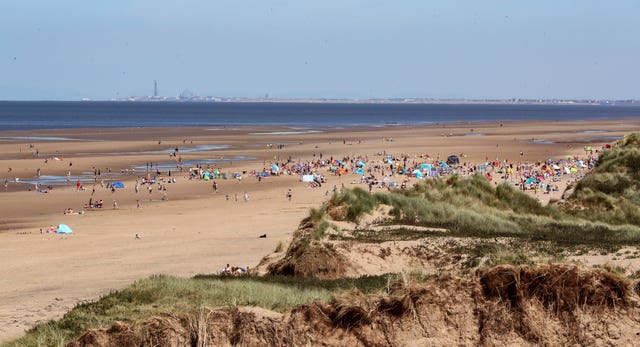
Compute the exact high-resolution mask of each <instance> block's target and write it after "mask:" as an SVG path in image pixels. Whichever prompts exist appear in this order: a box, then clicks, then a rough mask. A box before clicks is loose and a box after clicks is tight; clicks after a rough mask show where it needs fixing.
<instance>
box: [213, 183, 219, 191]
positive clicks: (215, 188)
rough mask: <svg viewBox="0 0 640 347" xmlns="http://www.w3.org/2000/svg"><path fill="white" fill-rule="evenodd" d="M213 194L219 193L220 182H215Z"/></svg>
mask: <svg viewBox="0 0 640 347" xmlns="http://www.w3.org/2000/svg"><path fill="white" fill-rule="evenodd" d="M213 192H214V193H217V192H218V182H216V181H215V180H214V181H213Z"/></svg>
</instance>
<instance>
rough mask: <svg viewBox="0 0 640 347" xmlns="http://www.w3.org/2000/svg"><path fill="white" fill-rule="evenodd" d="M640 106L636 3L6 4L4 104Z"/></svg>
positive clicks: (0, 52) (238, 0)
mask: <svg viewBox="0 0 640 347" xmlns="http://www.w3.org/2000/svg"><path fill="white" fill-rule="evenodd" d="M154 79H157V80H158V83H159V90H160V94H161V95H166V96H175V95H178V94H179V93H180V92H181V91H182V90H184V89H189V90H191V91H193V92H194V93H196V94H199V95H215V96H246V97H258V96H264V94H265V93H269V95H270V96H272V97H318V98H320V97H339V98H343V97H344V98H370V97H381V98H391V97H427V98H511V97H525V98H553V97H558V98H636V99H638V98H640V89H639V85H640V84H639V83H638V82H639V81H640V1H638V0H630V1H626V0H616V1H590V0H581V1H568V0H567V1H565V0H554V1H550V0H549V1H540V0H536V1H516V0H510V1H507V0H505V1H486V0H485V1H478V0H470V1H452V0H444V1H427V0H415V1H409V0H406V1H388V0H385V1H382V0H381V1H376V0H366V1H355V0H354V1H350V0H336V1H333V0H322V1H318V0H316V1H302V0H291V1H268V0H229V1H225V0H201V1H196V0H174V1H162V0H110V1H89V0H76V1H71V0H56V1H52V0H51V1H50V0H41V1H30V0H13V1H11V0H6V1H4V0H3V1H1V2H0V99H5V100H6V99H80V98H82V97H90V98H99V99H109V98H117V97H125V96H129V95H150V94H152V92H153V80H154Z"/></svg>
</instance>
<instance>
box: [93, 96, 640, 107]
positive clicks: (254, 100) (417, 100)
mask: <svg viewBox="0 0 640 347" xmlns="http://www.w3.org/2000/svg"><path fill="white" fill-rule="evenodd" d="M81 101H85V102H92V101H122V102H235V103H287V104H294V103H300V104H306V103H312V104H316V103H321V104H322V103H327V104H427V105H593V106H625V105H626V106H640V100H635V99H631V100H609V99H601V100H598V99H521V98H513V99H425V98H389V99H332V98H245V97H214V96H192V97H188V98H183V97H154V96H130V97H127V98H120V99H110V100H98V99H96V100H93V99H89V98H85V99H82V100H81Z"/></svg>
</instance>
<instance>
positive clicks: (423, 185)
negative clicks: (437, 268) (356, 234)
mask: <svg viewBox="0 0 640 347" xmlns="http://www.w3.org/2000/svg"><path fill="white" fill-rule="evenodd" d="M380 204H384V205H389V206H392V210H391V212H390V213H391V216H392V218H393V220H392V223H399V224H404V225H415V226H424V227H435V228H444V229H447V230H448V232H447V233H445V234H446V235H447V236H468V237H498V236H506V237H515V238H524V239H529V240H541V241H545V240H546V241H555V242H560V243H564V244H626V243H634V242H638V241H640V228H638V227H637V226H632V225H616V226H612V225H609V224H607V223H604V222H601V221H597V220H585V219H582V218H578V217H576V216H572V215H570V214H567V213H565V212H562V211H560V210H558V209H556V208H554V207H552V206H543V205H541V204H540V203H539V202H538V201H537V200H536V199H534V198H532V197H530V196H528V195H526V194H524V193H522V192H520V191H518V190H516V189H515V188H513V187H511V186H510V185H508V184H501V185H498V186H497V187H494V186H493V185H491V183H490V182H489V181H487V180H486V179H485V178H483V177H482V176H474V177H472V178H469V179H462V178H459V177H457V176H453V177H450V178H448V179H446V180H445V179H437V180H427V181H424V182H420V183H418V184H416V185H415V186H414V187H413V188H411V189H408V190H405V191H394V192H391V193H385V194H382V193H377V194H373V195H371V194H369V193H367V192H366V191H364V190H362V189H359V188H355V189H353V190H347V191H344V192H341V193H340V194H336V195H334V196H333V197H332V199H331V200H330V201H329V202H328V204H327V206H325V208H326V209H327V213H328V214H329V215H331V216H332V217H334V218H335V217H336V216H338V217H340V216H343V217H344V219H346V220H348V221H353V222H356V221H358V220H359V218H361V217H362V215H364V214H365V213H369V212H372V211H373V210H374V209H375V207H376V206H378V205H380ZM336 211H338V212H336ZM339 212H344V213H339ZM639 216H640V214H639ZM639 218H640V217H639ZM387 233H388V232H387ZM412 234H415V232H412Z"/></svg>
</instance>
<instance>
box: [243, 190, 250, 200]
mask: <svg viewBox="0 0 640 347" xmlns="http://www.w3.org/2000/svg"><path fill="white" fill-rule="evenodd" d="M247 201H249V194H248V193H247V192H246V191H245V192H244V202H247Z"/></svg>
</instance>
